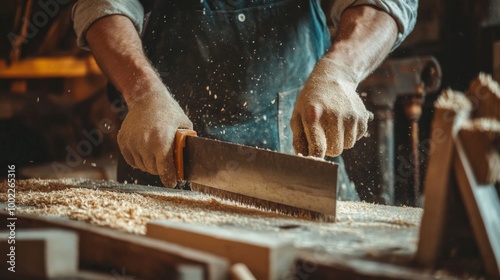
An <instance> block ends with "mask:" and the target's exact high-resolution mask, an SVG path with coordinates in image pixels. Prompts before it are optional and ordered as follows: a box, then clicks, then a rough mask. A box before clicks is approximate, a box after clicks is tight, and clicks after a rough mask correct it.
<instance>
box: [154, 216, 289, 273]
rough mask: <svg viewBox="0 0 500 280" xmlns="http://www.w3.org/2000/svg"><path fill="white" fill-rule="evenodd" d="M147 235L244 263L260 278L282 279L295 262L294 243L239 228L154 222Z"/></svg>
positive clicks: (232, 261)
mask: <svg viewBox="0 0 500 280" xmlns="http://www.w3.org/2000/svg"><path fill="white" fill-rule="evenodd" d="M146 235H147V236H148V237H152V238H156V239H161V240H164V241H167V242H171V243H175V244H179V245H181V246H186V247H189V248H192V249H195V250H200V251H203V252H207V253H210V254H215V255H218V256H221V257H224V258H227V259H229V260H230V261H231V263H233V264H235V263H244V264H245V265H246V266H247V267H248V268H249V269H250V271H251V272H252V274H253V275H255V277H256V278H257V279H280V277H282V275H283V274H284V273H285V272H287V271H288V270H289V269H290V267H291V265H292V263H293V259H294V248H293V244H292V243H291V242H289V241H283V240H279V239H277V238H269V237H267V236H263V235H259V234H256V233H249V232H244V231H238V230H235V229H223V228H215V227H208V226H199V225H190V224H181V223H174V222H169V221H153V222H150V223H148V224H147V226H146Z"/></svg>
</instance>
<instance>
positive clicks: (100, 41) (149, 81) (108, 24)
mask: <svg viewBox="0 0 500 280" xmlns="http://www.w3.org/2000/svg"><path fill="white" fill-rule="evenodd" d="M86 40H87V41H88V43H89V46H90V49H91V50H92V54H93V55H94V57H95V59H96V61H97V63H98V64H99V66H100V67H101V69H102V70H103V72H104V73H105V74H106V76H107V77H108V78H109V79H110V80H111V82H112V83H113V84H114V85H115V86H116V88H117V89H118V90H119V91H120V92H122V94H123V95H124V98H125V101H126V102H127V103H128V102H130V101H132V100H134V99H136V98H137V97H139V96H140V95H141V94H143V93H145V92H151V91H155V90H158V89H160V88H161V89H164V88H165V86H164V85H163V83H162V81H161V79H160V77H159V76H158V74H157V73H156V71H155V70H154V68H153V67H152V66H151V64H150V63H149V61H148V59H147V58H146V56H145V54H144V51H143V48H142V43H141V39H140V37H139V34H138V33H137V30H136V28H135V27H134V25H133V24H132V22H131V21H130V19H129V18H127V17H125V16H122V15H110V16H106V17H103V18H101V19H99V20H97V21H96V22H94V23H93V24H92V25H91V26H90V28H89V29H88V31H87V33H86Z"/></svg>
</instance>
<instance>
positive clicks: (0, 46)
mask: <svg viewBox="0 0 500 280" xmlns="http://www.w3.org/2000/svg"><path fill="white" fill-rule="evenodd" d="M73 2H74V1H70V0H64V1H63V0H57V1H56V0H52V1H34V0H9V1H2V2H1V3H0V166H4V165H7V164H13V163H14V164H16V165H17V168H18V173H19V174H18V175H19V176H20V177H22V178H63V177H80V176H81V177H87V178H92V179H114V176H115V175H114V174H115V171H114V170H115V168H116V159H117V157H118V154H119V150H118V147H117V144H116V133H117V132H118V127H119V122H120V117H122V116H123V108H120V107H117V106H115V104H110V103H109V101H108V99H107V96H106V88H107V84H108V82H107V80H106V78H105V77H104V76H103V74H102V73H101V71H100V70H99V67H98V66H97V65H96V63H95V61H94V59H93V58H92V56H91V54H90V53H89V52H86V51H82V50H80V49H79V48H78V47H77V46H76V40H75V34H74V31H73V26H72V21H71V6H72V4H73ZM49 4H50V5H49ZM480 71H482V72H486V73H491V74H493V76H494V78H495V79H496V80H497V81H499V80H500V0H484V1H474V0H421V1H420V7H419V15H418V21H417V25H416V27H415V29H414V31H413V33H412V34H411V35H410V36H409V37H408V38H407V39H406V41H405V42H404V43H403V45H401V47H399V48H398V49H397V50H396V51H394V52H393V53H392V54H391V56H390V58H389V59H388V60H387V62H386V63H384V65H382V66H381V68H380V69H379V70H378V71H377V72H375V73H374V74H373V75H372V76H371V77H369V78H368V79H367V80H366V81H365V82H364V83H363V84H362V85H361V86H360V88H359V91H360V92H362V96H363V97H364V100H365V102H366V105H367V107H368V108H369V109H370V110H371V111H373V112H374V113H375V117H376V118H375V120H374V121H373V122H372V123H371V124H370V136H369V137H368V138H365V139H363V140H362V141H360V142H358V144H357V145H356V146H355V148H354V149H352V150H349V151H346V152H345V153H344V155H345V160H346V166H347V167H348V172H349V173H350V176H351V177H352V180H353V181H354V182H355V184H356V188H357V190H358V192H359V194H360V196H361V198H362V199H363V200H366V201H369V202H377V203H386V204H394V205H419V204H420V202H419V201H420V197H421V194H422V186H423V178H424V173H425V168H426V160H427V156H428V151H429V149H428V139H430V123H431V119H432V114H433V103H434V101H435V100H436V98H437V96H438V95H439V93H440V92H441V90H442V89H443V88H447V87H451V88H453V89H455V90H461V91H463V90H465V89H466V88H467V87H468V85H469V83H470V81H471V80H472V79H473V78H474V77H475V76H477V74H478V73H479V72H480ZM366 155H370V156H369V157H367V156H366ZM0 176H1V175H0Z"/></svg>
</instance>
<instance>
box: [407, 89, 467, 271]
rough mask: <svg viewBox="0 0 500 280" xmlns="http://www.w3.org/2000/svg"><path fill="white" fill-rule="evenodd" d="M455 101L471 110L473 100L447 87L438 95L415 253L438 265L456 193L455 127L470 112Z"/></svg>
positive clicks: (428, 263)
mask: <svg viewBox="0 0 500 280" xmlns="http://www.w3.org/2000/svg"><path fill="white" fill-rule="evenodd" d="M455 99H457V100H458V101H457V100H455ZM456 102H458V103H461V102H463V103H464V104H468V105H469V108H468V109H469V110H470V104H469V102H468V101H467V99H466V98H465V97H464V96H463V94H461V93H455V92H452V91H447V92H444V93H443V94H442V95H441V97H440V98H439V99H438V101H437V103H436V111H435V113H434V119H433V121H432V128H431V131H432V132H433V134H432V137H431V151H430V157H429V161H428V165H427V172H426V176H425V186H424V197H425V205H424V214H423V216H422V223H421V226H420V238H419V242H418V251H417V255H416V260H417V262H418V263H420V264H422V265H424V266H427V267H434V266H436V264H437V263H438V260H439V259H440V258H441V257H442V253H443V250H444V245H445V244H444V243H445V233H446V230H445V229H446V226H447V224H448V221H449V220H450V219H451V217H452V215H453V212H452V211H450V208H451V207H452V205H451V201H450V197H453V195H452V192H453V191H454V190H453V187H452V186H451V185H450V183H451V169H452V164H453V154H454V148H453V147H454V144H453V138H454V135H455V134H456V127H457V126H458V125H459V123H460V122H462V120H463V118H464V117H466V116H467V114H465V115H462V114H463V113H461V112H460V108H453V107H454V103H456ZM464 106H466V105H464ZM466 107H467V106H466Z"/></svg>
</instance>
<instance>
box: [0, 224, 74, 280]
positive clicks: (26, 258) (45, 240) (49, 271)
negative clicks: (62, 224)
mask: <svg viewBox="0 0 500 280" xmlns="http://www.w3.org/2000/svg"><path fill="white" fill-rule="evenodd" d="M0 236H1V239H0V251H1V252H2V254H0V278H2V279H25V278H26V279H28V278H29V279H32V278H43V279H45V278H53V277H71V276H74V275H75V274H76V273H77V271H78V235H77V234H75V233H74V232H72V231H67V230H51V229H38V230H18V229H13V230H11V231H1V232H0ZM9 236H13V238H11V239H9ZM8 240H10V241H12V240H13V241H14V242H10V243H9V241H8ZM9 262H10V263H9ZM8 268H12V270H8Z"/></svg>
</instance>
